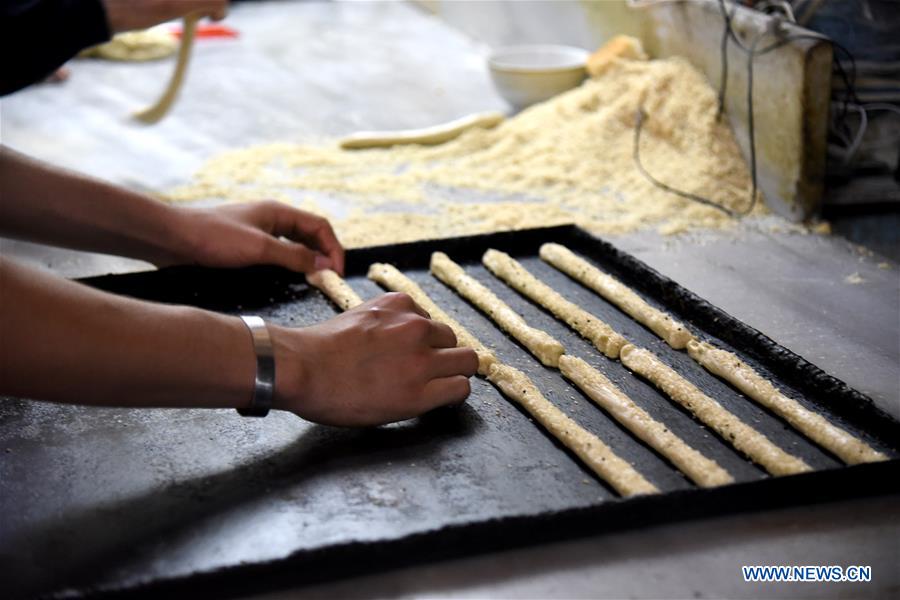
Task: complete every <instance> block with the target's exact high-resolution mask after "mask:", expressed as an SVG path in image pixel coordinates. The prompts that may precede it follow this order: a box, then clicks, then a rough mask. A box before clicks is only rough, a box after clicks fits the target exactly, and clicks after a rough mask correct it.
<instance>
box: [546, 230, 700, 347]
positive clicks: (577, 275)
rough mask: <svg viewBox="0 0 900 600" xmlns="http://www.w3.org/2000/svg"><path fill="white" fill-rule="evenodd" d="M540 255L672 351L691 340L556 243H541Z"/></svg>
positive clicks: (661, 314)
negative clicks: (664, 343) (663, 342)
mask: <svg viewBox="0 0 900 600" xmlns="http://www.w3.org/2000/svg"><path fill="white" fill-rule="evenodd" d="M540 255H541V258H543V259H544V260H545V261H547V262H548V263H550V264H551V265H553V266H554V267H556V268H557V269H559V270H560V271H562V272H563V273H565V274H566V275H568V276H569V277H571V278H572V279H575V280H576V281H579V282H581V283H582V284H584V285H585V286H587V287H589V288H591V289H592V290H594V291H595V292H597V293H598V294H599V295H600V296H602V297H603V298H605V299H606V300H608V301H609V302H611V303H613V304H615V305H616V306H618V307H619V308H621V309H622V310H623V311H624V312H625V313H627V314H628V315H629V316H630V317H631V318H633V319H634V320H635V321H637V322H638V323H641V324H642V325H644V326H645V327H647V328H648V329H650V330H651V331H653V333H655V334H656V335H658V336H659V337H661V338H662V339H664V340H665V341H666V343H668V344H669V345H670V346H672V347H673V348H675V349H676V350H681V349H682V348H684V347H685V346H686V345H687V343H688V342H689V341H690V340H692V339H693V335H691V332H690V331H688V330H687V328H686V327H685V326H684V325H682V324H681V323H679V322H678V321H676V320H674V319H673V318H672V317H671V316H669V315H667V314H666V313H664V312H663V311H661V310H658V309H656V308H653V307H652V306H650V305H649V304H647V303H646V302H644V300H643V298H641V297H640V296H638V295H637V294H635V293H634V291H632V289H631V288H629V287H628V286H626V285H625V284H623V283H622V282H620V281H619V280H618V279H616V278H615V277H612V276H610V275H607V274H606V273H604V272H603V271H601V270H600V269H598V268H597V267H595V266H594V265H592V264H591V263H589V262H588V261H586V260H584V259H583V258H581V257H580V256H577V255H576V254H574V253H573V252H572V251H571V250H569V249H568V248H566V247H565V246H562V245H560V244H544V245H543V246H541V250H540Z"/></svg>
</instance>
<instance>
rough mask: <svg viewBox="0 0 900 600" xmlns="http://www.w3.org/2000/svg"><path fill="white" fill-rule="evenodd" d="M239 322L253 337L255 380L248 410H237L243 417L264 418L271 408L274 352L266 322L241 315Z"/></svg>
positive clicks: (273, 385)
mask: <svg viewBox="0 0 900 600" xmlns="http://www.w3.org/2000/svg"><path fill="white" fill-rule="evenodd" d="M241 321H243V322H244V324H245V325H246V326H247V329H249V330H250V335H252V336H253V350H254V352H255V353H256V378H255V379H254V382H253V398H252V399H251V400H250V406H249V407H248V408H239V409H237V411H238V413H240V415H241V416H243V417H264V416H266V415H267V414H269V409H270V408H272V396H273V395H274V393H275V352H274V351H273V350H272V338H271V337H269V330H268V329H267V328H266V322H265V321H263V320H262V319H261V318H260V317H249V316H245V315H241Z"/></svg>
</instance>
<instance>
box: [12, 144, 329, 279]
mask: <svg viewBox="0 0 900 600" xmlns="http://www.w3.org/2000/svg"><path fill="white" fill-rule="evenodd" d="M0 182H2V186H3V187H2V192H3V193H2V196H0V234H2V235H5V236H7V237H13V238H18V239H26V240H29V241H35V242H43V243H47V244H52V245H57V246H64V247H67V248H73V249H77V250H89V251H94V252H103V253H107V254H117V255H121V256H128V257H131V258H138V259H141V260H146V261H148V262H151V263H153V264H155V265H157V266H165V265H173V264H197V265H203V266H210V267H243V266H250V265H254V264H272V265H279V266H283V267H286V268H289V269H292V270H294V271H302V272H310V271H313V270H316V269H320V268H325V267H329V268H332V269H334V270H335V271H337V272H338V273H342V272H343V269H344V250H343V248H342V247H341V245H340V243H339V242H338V240H337V238H336V237H335V235H334V231H333V230H332V229H331V226H330V225H329V224H328V222H327V221H326V220H325V219H322V218H321V217H318V216H315V215H312V214H310V213H306V212H304V211H300V210H297V209H295V208H291V207H289V206H286V205H283V204H279V203H275V202H260V203H253V204H245V205H237V206H226V207H217V208H212V209H191V208H184V207H175V206H172V205H168V204H165V203H163V202H160V201H158V200H156V199H154V198H151V197H149V196H146V195H144V194H140V193H137V192H133V191H130V190H127V189H124V188H121V187H118V186H115V185H112V184H109V183H106V182H104V181H100V180H97V179H93V178H90V177H86V176H83V175H79V174H77V173H73V172H70V171H66V170H63V169H59V168H56V167H52V166H50V165H47V164H45V163H41V162H39V161H36V160H33V159H31V158H28V157H27V156H24V155H22V154H20V153H18V152H16V151H14V150H11V149H9V148H6V147H3V148H2V149H0ZM282 237H284V238H288V239H281V238H282ZM326 258H327V260H325V259H326ZM317 259H318V262H317Z"/></svg>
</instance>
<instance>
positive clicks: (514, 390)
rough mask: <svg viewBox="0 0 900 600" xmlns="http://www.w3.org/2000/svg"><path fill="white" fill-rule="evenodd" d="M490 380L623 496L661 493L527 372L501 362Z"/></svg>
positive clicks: (492, 371) (494, 367)
mask: <svg viewBox="0 0 900 600" xmlns="http://www.w3.org/2000/svg"><path fill="white" fill-rule="evenodd" d="M488 381H490V382H491V383H493V384H494V385H495V386H497V388H498V389H499V390H500V391H501V392H503V394H504V395H505V396H506V397H507V398H509V399H510V400H513V401H514V402H516V403H518V404H519V405H520V406H522V407H523V408H524V409H525V410H527V411H528V414H530V415H531V416H532V417H534V418H535V419H536V420H537V422H538V423H540V424H541V425H543V426H544V427H545V428H546V429H547V431H549V432H550V433H551V434H552V435H553V437H555V438H556V439H558V440H559V441H560V442H562V444H563V445H565V446H566V447H567V448H568V449H569V450H571V451H572V452H574V453H575V454H576V455H577V456H578V458H580V459H581V460H582V461H584V463H585V464H586V465H588V466H589V467H590V468H591V470H593V471H594V472H595V473H597V475H599V476H600V477H602V478H603V480H604V481H606V482H608V483H609V484H610V485H611V486H612V487H613V488H615V490H616V491H617V492H619V493H620V494H622V495H623V496H633V495H635V494H655V493H658V492H659V489H657V487H656V486H655V485H653V484H652V483H650V482H649V481H647V480H646V479H644V476H643V475H641V474H640V473H638V472H637V471H636V470H635V469H634V467H632V466H631V465H630V464H628V463H627V462H626V461H625V460H623V459H622V458H620V457H619V456H618V455H616V453H615V452H613V451H612V449H610V447H609V446H607V445H606V444H604V443H603V442H602V441H601V440H600V438H598V437H597V436H596V435H594V434H593V433H591V432H589V431H587V430H586V429H584V428H583V427H582V426H581V425H579V424H578V423H576V422H575V421H573V420H572V419H571V418H569V417H568V416H566V414H565V413H564V412H563V411H561V410H560V409H558V408H557V407H556V406H555V405H554V404H553V403H552V402H550V401H549V400H547V399H546V398H544V396H543V394H541V392H540V390H538V389H537V387H536V386H535V385H534V383H533V382H532V381H531V379H530V378H529V377H528V376H527V375H525V373H523V372H521V371H519V370H518V369H514V368H513V367H510V366H508V365H504V364H499V363H498V364H496V365H494V366H493V367H492V368H491V374H490V375H488Z"/></svg>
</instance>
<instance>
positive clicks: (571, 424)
mask: <svg viewBox="0 0 900 600" xmlns="http://www.w3.org/2000/svg"><path fill="white" fill-rule="evenodd" d="M368 277H369V279H371V280H373V281H375V282H377V283H379V284H381V285H382V286H384V287H385V288H387V289H389V290H391V291H394V292H404V293H407V294H409V295H410V296H411V297H412V299H413V300H415V301H416V303H417V304H418V305H419V306H420V307H422V308H423V309H425V310H426V311H428V313H429V314H431V318H432V319H434V320H436V321H440V322H442V323H444V324H446V325H449V326H450V328H451V329H453V332H454V333H455V334H456V338H457V341H458V343H459V345H460V346H467V347H469V348H472V349H473V350H475V352H476V353H477V354H478V362H479V373H481V372H482V371H481V363H482V358H483V357H484V358H489V359H490V361H489V362H488V363H487V364H488V372H487V379H488V381H490V382H491V383H492V384H494V386H495V387H496V388H497V389H498V390H500V392H501V393H502V394H503V395H504V396H506V397H507V398H509V399H510V400H512V401H513V402H515V403H517V404H519V405H520V406H522V408H524V409H525V410H526V411H527V412H528V413H529V414H530V415H531V416H532V417H534V419H535V420H537V421H538V422H539V423H540V424H541V425H543V426H544V428H545V429H546V430H547V431H548V432H549V433H550V434H551V435H552V436H553V437H555V438H556V439H557V440H559V442H560V443H562V444H563V445H564V446H566V447H567V448H569V450H571V451H572V452H574V453H575V455H576V456H578V457H579V458H580V459H581V460H582V461H583V462H584V464H586V465H587V466H588V467H589V468H590V469H591V470H592V471H593V472H594V473H596V474H597V475H598V476H599V477H600V478H602V479H603V480H604V481H606V482H607V483H609V485H611V486H612V487H613V489H615V490H616V491H617V492H618V493H619V494H621V495H622V496H634V495H637V494H657V493H659V489H658V488H657V487H656V486H655V485H653V484H652V483H650V482H649V481H647V480H646V479H645V478H644V476H643V475H641V474H640V473H639V472H638V471H637V470H635V468H634V467H632V466H631V465H630V464H628V462H626V461H625V460H623V459H622V458H621V457H619V456H618V455H617V454H615V453H614V452H613V451H612V449H610V448H609V446H607V445H606V444H604V443H603V442H602V441H601V440H600V438H598V437H597V436H596V435H594V434H593V433H591V432H589V431H587V430H586V429H584V428H583V427H581V426H580V425H579V424H578V423H576V422H575V421H573V420H572V419H571V418H570V417H568V416H567V415H566V414H565V413H563V412H562V411H561V410H560V409H558V408H557V407H556V406H554V405H553V404H552V403H551V402H550V401H549V400H547V399H546V398H545V397H544V396H543V394H541V392H540V390H539V389H538V388H537V386H535V385H534V382H532V381H531V379H530V378H529V377H528V376H527V375H525V374H524V373H522V372H521V371H519V370H518V369H514V368H513V367H510V366H508V365H504V364H501V363H499V362H498V361H497V359H496V357H495V356H494V355H493V354H492V353H491V352H490V351H489V350H487V348H486V347H485V346H484V344H482V343H481V342H480V341H479V340H478V339H477V338H475V336H473V335H472V334H471V333H469V332H468V331H467V330H466V329H465V328H464V327H463V326H462V325H460V324H459V323H458V322H457V321H456V320H454V319H452V318H451V317H450V316H449V315H447V313H446V312H444V311H443V310H442V309H441V308H440V307H439V306H438V305H437V304H435V303H434V301H433V300H432V299H431V298H430V297H429V296H428V294H426V293H425V292H424V291H423V290H422V288H420V287H419V286H418V284H416V283H415V282H414V281H412V280H411V279H409V278H408V277H406V275H404V274H403V273H401V272H400V271H398V270H397V269H396V268H395V267H393V266H391V265H388V264H384V263H375V264H373V265H372V266H371V267H369V275H368ZM482 374H483V373H482Z"/></svg>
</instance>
